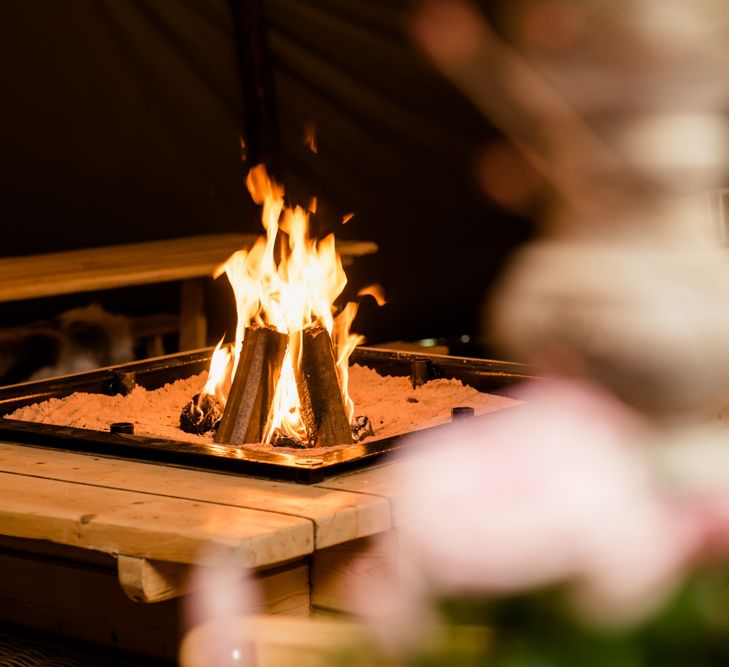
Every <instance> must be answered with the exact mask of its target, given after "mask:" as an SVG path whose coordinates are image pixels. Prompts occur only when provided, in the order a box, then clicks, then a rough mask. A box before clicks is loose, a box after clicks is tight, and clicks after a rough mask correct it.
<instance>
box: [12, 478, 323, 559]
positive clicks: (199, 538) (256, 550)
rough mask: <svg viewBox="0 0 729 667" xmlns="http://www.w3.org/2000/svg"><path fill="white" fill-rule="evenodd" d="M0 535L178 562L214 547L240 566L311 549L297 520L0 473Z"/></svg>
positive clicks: (306, 529)
mask: <svg viewBox="0 0 729 667" xmlns="http://www.w3.org/2000/svg"><path fill="white" fill-rule="evenodd" d="M0 533H1V534H3V535H8V536H12V537H23V538H31V539H41V540H50V541H51V542H58V543H60V544H67V545H70V546H77V547H83V548H86V549H94V550H97V551H103V552H106V553H112V554H125V555H129V556H139V557H142V558H151V559H156V560H163V561H172V562H179V563H196V562H199V561H200V560H201V559H204V557H205V553H207V552H209V550H210V549H213V548H214V549H221V550H224V551H228V552H230V553H231V554H232V555H234V557H235V558H237V559H238V560H239V562H240V563H241V565H245V566H248V567H260V566H263V565H269V564H275V563H280V562H283V561H285V560H289V559H292V558H297V557H300V556H303V555H305V554H308V553H310V552H311V551H312V550H313V542H314V539H313V538H314V536H313V526H312V524H311V522H310V521H308V520H306V519H300V518H298V517H292V516H287V515H283V514H276V513H273V512H264V511H259V510H251V509H247V508H240V507H231V506H226V505H217V504H213V503H204V502H193V501H190V500H183V499H179V498H171V497H167V496H159V495H151V494H145V493H137V492H131V491H121V490H117V489H108V488H103V487H99V486H91V485H86V484H76V483H71V482H60V481H56V480H51V479H44V478H39V477H30V476H28V475H17V474H8V473H0Z"/></svg>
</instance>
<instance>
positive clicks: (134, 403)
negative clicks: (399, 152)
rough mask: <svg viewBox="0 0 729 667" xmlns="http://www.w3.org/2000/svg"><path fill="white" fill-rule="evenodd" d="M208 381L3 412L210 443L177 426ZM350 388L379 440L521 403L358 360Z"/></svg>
mask: <svg viewBox="0 0 729 667" xmlns="http://www.w3.org/2000/svg"><path fill="white" fill-rule="evenodd" d="M206 380H207V373H203V374H201V375H194V376H192V377H189V378H186V379H184V380H178V381H177V382H174V383H171V384H167V385H165V386H164V387H160V388H159V389H155V390H154V391H149V390H147V389H145V388H144V387H142V386H139V385H138V386H136V387H135V388H134V389H133V390H132V391H131V392H130V393H129V394H128V395H126V396H122V395H121V394H117V395H115V396H108V395H105V394H87V393H81V392H78V393H75V394H71V395H70V396H67V397H65V398H52V399H49V400H47V401H42V402H40V403H35V404H33V405H28V406H25V407H22V408H19V409H18V410H15V411H14V412H12V413H10V414H8V415H6V416H7V417H9V418H10V419H20V420H23V421H29V422H40V423H44V424H55V425H58V426H69V427H73V428H85V429H94V430H97V431H108V430H109V425H110V424H112V423H114V422H119V421H128V422H131V423H133V424H134V432H135V434H137V435H143V436H148V437H153V438H162V439H166V440H177V441H186V442H192V443H198V444H212V441H213V439H212V436H211V435H210V434H209V433H207V434H203V435H196V434H193V433H185V432H184V431H182V430H181V428H180V425H179V419H180V412H181V411H182V409H183V407H184V406H185V405H186V404H187V403H189V401H190V396H192V395H193V394H194V393H195V392H196V391H198V389H199V387H201V386H202V385H204V384H205V382H206ZM349 389H350V394H351V396H352V399H353V401H354V402H355V404H356V405H357V410H358V412H359V413H360V414H363V415H367V416H368V417H369V419H370V421H371V423H372V426H373V427H374V429H375V431H376V434H377V436H376V437H377V438H378V439H379V438H388V437H391V436H394V435H400V434H403V433H410V432H412V431H417V430H420V429H424V428H429V427H431V426H437V425H438V424H445V423H447V422H449V421H450V420H451V408H452V407H453V406H470V407H472V408H474V410H475V413H476V414H477V415H480V414H485V413H487V412H493V411H495V410H501V409H504V408H509V407H512V406H515V405H518V404H519V401H516V400H514V399H511V398H507V397H504V396H499V395H495V394H487V393H483V392H479V391H478V390H476V389H474V388H473V387H469V386H466V385H463V384H462V383H461V382H459V381H458V380H447V379H438V380H431V381H430V382H426V383H425V384H423V385H422V386H419V387H417V388H415V389H413V387H412V384H411V382H410V378H409V377H406V376H398V377H392V376H383V375H380V374H379V373H377V372H376V371H374V370H372V369H370V368H367V367H364V366H359V365H354V366H352V367H350V369H349ZM412 399H416V402H412ZM357 423H358V424H359V421H357ZM355 437H356V436H355ZM368 437H372V436H368ZM281 444H282V446H281V447H279V448H278V451H282V452H284V453H286V452H287V451H288V452H289V453H292V454H296V453H300V452H301V449H300V448H299V449H297V448H292V447H287V446H283V443H281ZM287 444H288V443H287ZM346 446H347V445H338V446H335V447H327V448H321V447H317V448H314V449H308V450H307V455H309V454H310V455H312V456H313V455H316V454H317V453H319V452H324V451H332V450H336V449H340V448H342V447H346ZM241 447H242V448H244V449H251V450H256V451H260V450H264V451H266V450H268V451H272V450H273V449H274V447H273V445H272V444H265V443H254V444H247V445H242V446H241Z"/></svg>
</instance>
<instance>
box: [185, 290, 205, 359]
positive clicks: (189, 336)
mask: <svg viewBox="0 0 729 667" xmlns="http://www.w3.org/2000/svg"><path fill="white" fill-rule="evenodd" d="M207 337H208V322H207V318H206V315H205V282H204V280H202V279H199V278H192V279H188V280H184V281H183V282H182V286H181V288H180V344H179V349H180V351H182V350H197V349H198V348H201V347H205V346H206V345H207Z"/></svg>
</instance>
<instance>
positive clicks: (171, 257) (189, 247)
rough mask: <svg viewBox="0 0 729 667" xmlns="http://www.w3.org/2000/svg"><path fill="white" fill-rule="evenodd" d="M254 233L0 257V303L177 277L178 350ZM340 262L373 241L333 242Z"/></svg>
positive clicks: (193, 336)
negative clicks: (221, 272)
mask: <svg viewBox="0 0 729 667" xmlns="http://www.w3.org/2000/svg"><path fill="white" fill-rule="evenodd" d="M256 238H258V236H257V235H254V234H208V235H204V236H190V237H186V238H177V239H168V240H163V241H149V242H145V243H134V244H127V245H117V246H106V247H101V248H85V249H83V250H70V251H66V252H57V253H49V254H42V255H29V256H23V257H6V258H4V259H0V302H8V301H20V300H24V299H34V298H39V297H49V296H59V295H62V294H74V293H79V292H92V291H93V292H95V291H99V290H107V289H115V288H119V287H131V286H134V285H148V284H152V283H163V282H171V281H181V283H182V293H181V299H180V304H181V305H180V320H179V331H180V349H181V350H185V349H194V348H198V347H204V346H205V345H206V344H207V340H206V339H207V322H206V317H205V301H204V286H205V281H206V280H209V279H210V278H211V277H212V275H213V273H214V272H215V270H216V269H217V268H218V267H219V266H220V265H221V264H222V263H223V262H225V260H226V259H227V258H228V257H229V256H230V255H231V254H232V253H234V252H235V251H236V250H240V249H241V248H247V247H250V246H251V245H252V244H253V242H254V241H255V240H256ZM337 249H338V251H339V253H340V254H341V255H342V261H343V263H344V264H347V263H350V262H351V261H352V260H353V259H354V258H355V257H360V256H362V255H368V254H372V253H374V252H376V251H377V245H376V244H375V243H371V242H367V241H339V242H338V243H337Z"/></svg>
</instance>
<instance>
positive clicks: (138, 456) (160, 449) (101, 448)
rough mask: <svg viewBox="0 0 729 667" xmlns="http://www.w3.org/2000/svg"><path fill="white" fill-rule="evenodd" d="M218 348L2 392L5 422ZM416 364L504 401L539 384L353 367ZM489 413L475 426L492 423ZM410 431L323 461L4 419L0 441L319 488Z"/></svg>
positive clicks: (472, 369) (441, 368)
mask: <svg viewBox="0 0 729 667" xmlns="http://www.w3.org/2000/svg"><path fill="white" fill-rule="evenodd" d="M212 350H213V348H205V349H202V350H195V351H193V352H183V353H178V354H172V355H167V356H164V357H157V358H154V359H147V360H144V361H138V362H133V363H129V364H123V365H120V366H113V367H109V368H103V369H99V370H95V371H90V372H86V373H79V374H77V375H68V376H64V377H60V378H53V379H50V380H42V381H37V382H27V383H22V384H16V385H11V386H7V387H4V388H1V389H0V415H6V414H9V413H10V412H12V411H14V410H15V409H16V408H19V407H22V406H24V405H29V404H31V403H37V402H40V401H44V400H47V399H49V398H62V397H64V396H68V395H69V394H72V393H75V392H78V391H83V392H89V393H102V394H110V395H111V394H115V393H118V390H119V388H120V383H122V382H124V379H125V378H128V374H129V373H133V374H134V377H135V379H136V382H137V383H138V384H140V385H142V386H144V387H146V388H147V389H155V388H157V387H161V386H163V385H164V384H166V383H168V382H172V381H174V380H178V379H181V378H184V377H189V376H191V375H194V374H197V373H200V372H202V371H203V370H205V369H207V366H208V363H209V360H210V356H211V354H212ZM414 361H421V362H422V361H425V362H427V364H428V365H429V368H430V369H431V373H432V375H433V377H442V378H455V379H458V380H461V381H462V382H463V383H464V384H468V385H470V386H473V387H475V388H476V389H479V390H481V391H490V392H492V393H497V394H502V395H503V394H504V393H505V390H506V389H508V387H510V386H512V385H514V384H515V383H517V382H519V381H521V380H524V379H527V378H531V377H533V375H532V374H531V372H530V369H529V367H527V366H525V365H523V364H519V363H515V362H507V361H494V360H483V359H469V358H465V357H448V356H442V355H432V354H423V353H411V352H400V351H394V350H386V349H380V348H368V347H359V348H357V349H356V350H355V351H354V353H353V355H352V358H351V363H359V364H362V365H365V366H369V367H370V368H373V369H374V370H376V371H378V372H380V373H383V374H387V375H401V376H402V375H409V373H410V368H411V365H412V363H413V362H414ZM488 416H489V415H488V414H486V415H483V416H481V417H474V419H485V418H488ZM447 426H448V424H443V425H440V426H433V427H430V428H426V429H422V430H419V431H417V433H418V434H419V440H420V441H423V440H425V439H427V440H431V439H437V438H438V437H440V436H441V435H442V433H443V431H444V429H445V428H447ZM412 433H415V432H411V433H408V434H403V435H396V436H391V437H386V438H377V437H374V438H371V439H368V440H365V441H363V442H361V443H357V444H353V445H349V446H347V447H344V448H340V449H335V450H332V451H330V452H326V453H324V454H317V456H315V457H312V456H307V454H306V450H305V449H302V450H301V454H300V455H298V454H297V455H292V454H287V453H282V452H276V451H260V450H250V449H245V448H241V447H237V446H233V445H208V444H196V443H189V442H182V441H178V440H165V439H160V438H152V437H147V436H142V435H129V434H121V433H120V434H113V433H110V432H107V431H96V430H90V429H80V428H72V427H66V426H55V425H49V424H39V423H35V422H26V421H20V420H13V419H7V418H5V417H4V416H3V417H2V418H0V438H2V439H5V440H7V441H11V442H14V443H18V444H23V445H30V446H34V447H42V448H46V449H62V450H66V451H73V452H83V453H89V454H98V455H102V456H111V457H116V458H124V459H129V460H137V461H147V462H154V463H161V464H166V465H177V466H185V467H192V468H200V469H212V470H216V471H221V472H229V473H237V474H246V475H253V476H260V477H266V478H273V479H290V480H295V481H298V482H302V483H307V484H312V483H316V482H319V481H322V480H323V479H324V477H325V476H329V475H333V474H336V473H341V472H343V471H345V470H347V469H350V468H353V467H356V466H361V465H365V464H368V463H371V462H372V461H374V460H375V459H377V458H379V457H381V456H383V455H384V454H387V453H388V452H391V451H393V450H396V449H399V448H400V447H402V446H404V445H405V444H406V443H407V441H408V437H409V436H410V435H412Z"/></svg>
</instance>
